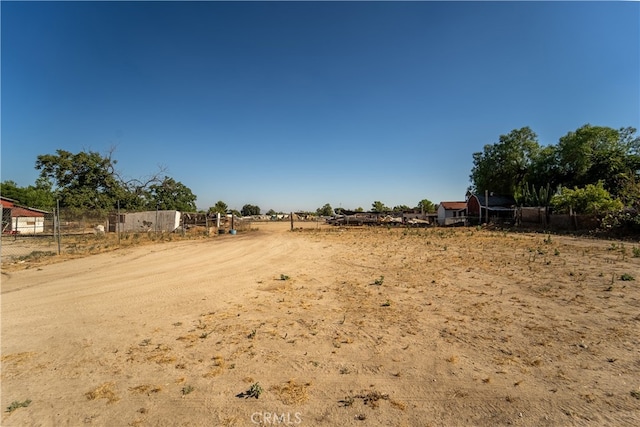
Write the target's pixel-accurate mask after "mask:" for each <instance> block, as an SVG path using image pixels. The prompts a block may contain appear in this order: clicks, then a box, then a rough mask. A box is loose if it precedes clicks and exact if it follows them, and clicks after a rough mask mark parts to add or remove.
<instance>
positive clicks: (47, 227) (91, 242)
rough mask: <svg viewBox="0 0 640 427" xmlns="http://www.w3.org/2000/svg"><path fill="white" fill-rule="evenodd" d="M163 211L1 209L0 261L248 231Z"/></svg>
mask: <svg viewBox="0 0 640 427" xmlns="http://www.w3.org/2000/svg"><path fill="white" fill-rule="evenodd" d="M163 212H164V213H163ZM167 212H169V211H158V212H147V213H141V212H119V211H115V212H111V213H108V214H102V215H97V214H96V213H95V212H85V213H75V212H67V211H64V210H60V211H55V212H43V213H38V214H37V215H36V214H33V215H32V216H20V215H16V216H11V211H10V210H9V209H3V217H2V233H1V237H0V258H1V261H2V264H3V265H5V264H6V263H15V262H22V261H25V260H28V259H33V258H39V257H43V256H52V255H61V254H77V253H81V252H100V251H104V250H111V249H114V248H118V247H121V246H128V245H131V244H134V243H139V242H142V241H144V240H150V241H158V240H173V239H177V238H188V239H192V238H195V237H197V238H205V237H212V236H215V235H219V234H225V233H230V232H232V230H234V231H233V232H234V233H235V231H243V230H246V229H249V228H250V227H251V222H250V221H247V220H243V219H241V218H238V217H227V216H223V217H221V218H219V219H218V218H217V217H215V216H213V217H212V216H210V215H207V214H203V213H180V212H178V213H177V214H174V215H173V216H172V215H169V214H168V213H167ZM171 212H175V211H171Z"/></svg>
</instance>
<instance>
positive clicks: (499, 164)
mask: <svg viewBox="0 0 640 427" xmlns="http://www.w3.org/2000/svg"><path fill="white" fill-rule="evenodd" d="M635 133H636V129H634V128H632V127H626V128H621V129H613V128H610V127H604V126H592V125H590V124H586V125H584V126H582V127H580V128H579V129H577V130H575V131H571V132H568V133H567V134H566V135H564V136H562V137H561V138H560V139H559V140H558V143H557V144H552V145H547V146H542V145H541V144H540V143H539V142H538V137H537V135H536V134H535V132H533V130H531V129H530V128H529V127H523V128H520V129H514V130H512V131H511V132H509V133H508V134H506V135H501V136H500V138H499V140H498V142H496V143H494V144H487V145H485V146H484V149H483V151H481V152H476V153H473V167H472V169H471V174H470V180H471V184H472V185H471V187H470V188H469V190H470V191H472V192H476V193H478V194H484V191H490V192H492V193H495V194H500V195H508V196H513V197H514V199H515V200H516V202H517V203H518V205H520V206H552V207H554V208H556V210H558V211H567V210H568V209H569V208H572V209H573V210H574V211H576V212H589V213H602V212H606V211H612V210H619V209H621V208H623V207H631V208H636V209H637V208H640V138H639V137H637V136H635Z"/></svg>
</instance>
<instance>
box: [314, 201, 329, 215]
mask: <svg viewBox="0 0 640 427" xmlns="http://www.w3.org/2000/svg"><path fill="white" fill-rule="evenodd" d="M316 215H319V216H332V215H333V208H332V207H331V205H330V204H329V203H325V205H324V206H322V207H321V208H318V209H316Z"/></svg>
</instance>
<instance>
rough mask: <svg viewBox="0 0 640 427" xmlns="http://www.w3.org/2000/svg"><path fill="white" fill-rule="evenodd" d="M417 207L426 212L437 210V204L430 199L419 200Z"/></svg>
mask: <svg viewBox="0 0 640 427" xmlns="http://www.w3.org/2000/svg"><path fill="white" fill-rule="evenodd" d="M416 209H419V210H421V211H422V212H424V213H433V212H435V211H436V205H434V204H433V202H432V201H431V200H429V199H422V200H420V201H419V202H418V206H416Z"/></svg>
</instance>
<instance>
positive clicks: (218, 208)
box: [209, 200, 229, 215]
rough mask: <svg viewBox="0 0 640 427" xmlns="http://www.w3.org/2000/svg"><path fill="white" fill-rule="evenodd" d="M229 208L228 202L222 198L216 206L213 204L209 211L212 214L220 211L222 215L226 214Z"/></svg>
mask: <svg viewBox="0 0 640 427" xmlns="http://www.w3.org/2000/svg"><path fill="white" fill-rule="evenodd" d="M228 210H229V206H227V204H226V203H225V202H223V201H222V200H218V201H217V202H216V204H215V205H214V206H211V207H210V208H209V213H212V214H217V213H219V214H220V215H226V214H227V211H228Z"/></svg>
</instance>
